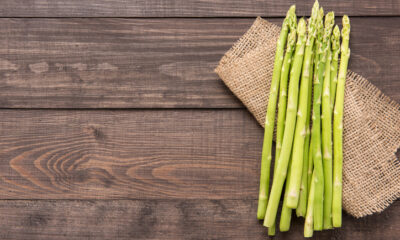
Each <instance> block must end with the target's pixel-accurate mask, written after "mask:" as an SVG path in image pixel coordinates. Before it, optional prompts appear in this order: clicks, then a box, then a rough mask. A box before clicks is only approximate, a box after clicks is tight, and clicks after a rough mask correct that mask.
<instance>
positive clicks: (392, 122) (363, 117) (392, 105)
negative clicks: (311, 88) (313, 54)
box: [215, 18, 400, 217]
mask: <svg viewBox="0 0 400 240" xmlns="http://www.w3.org/2000/svg"><path fill="white" fill-rule="evenodd" d="M279 32H280V27H278V26H276V25H274V24H272V23H269V22H268V21H266V20H263V19H261V18H257V19H256V21H255V22H254V24H253V25H252V26H251V28H250V29H249V30H248V31H247V33H246V34H245V35H244V36H243V37H242V38H241V39H240V40H239V41H238V42H237V43H236V44H235V45H234V46H233V47H232V48H231V49H230V50H229V51H228V52H227V53H226V54H225V56H223V58H222V59H221V61H220V63H219V65H218V67H217V68H216V69H215V71H216V73H218V75H219V76H220V77H221V79H222V80H223V81H224V82H225V84H226V85H227V86H228V87H229V89H230V90H231V91H232V92H233V93H234V94H235V95H236V96H237V97H238V98H239V99H240V100H241V101H242V102H243V103H244V105H245V106H246V107H247V108H248V109H249V111H250V112H251V113H252V114H253V115H254V117H255V118H256V119H257V121H258V122H259V123H260V125H262V126H263V125H264V119H265V112H266V109H267V106H266V105H267V100H268V96H269V88H270V81H271V79H272V71H273V65H274V57H275V48H276V46H275V45H276V41H277V39H278V37H279ZM343 121H344V135H343V138H344V140H343V144H344V146H343V147H344V150H343V155H344V156H343V158H344V159H343V208H344V209H345V210H346V211H347V212H348V213H349V214H351V215H353V216H355V217H363V216H366V215H368V214H372V213H375V212H380V211H382V210H383V209H385V208H386V207H387V206H389V205H390V204H391V203H392V202H393V201H394V200H396V199H397V198H398V197H399V196H400V163H399V160H398V159H397V158H396V155H395V153H396V151H397V149H398V148H399V147H400V105H399V104H398V103H396V102H394V101H392V100H390V99H389V98H388V97H387V96H385V95H384V94H383V93H382V92H381V91H379V90H378V89H377V88H376V87H375V86H374V85H372V84H371V83H370V82H369V81H368V80H366V79H365V78H363V77H362V76H360V75H358V74H356V73H354V72H351V71H349V73H348V75H347V81H346V91H345V102H344V120H343Z"/></svg>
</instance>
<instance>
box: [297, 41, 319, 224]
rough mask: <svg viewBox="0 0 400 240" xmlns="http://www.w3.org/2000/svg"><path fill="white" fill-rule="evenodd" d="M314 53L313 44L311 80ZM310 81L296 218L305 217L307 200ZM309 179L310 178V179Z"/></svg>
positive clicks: (311, 69) (310, 83)
mask: <svg viewBox="0 0 400 240" xmlns="http://www.w3.org/2000/svg"><path fill="white" fill-rule="evenodd" d="M314 52H315V44H314V48H313V53H312V56H311V64H310V76H311V78H312V79H313V76H314V74H313V72H314ZM312 79H311V80H310V81H308V97H307V101H308V103H307V121H306V128H307V130H306V131H307V132H306V139H305V140H304V154H303V159H304V160H303V173H302V176H301V186H300V198H299V204H298V206H297V208H296V215H297V216H298V217H305V215H306V212H307V200H308V191H309V190H310V189H309V188H308V174H307V171H308V166H309V150H310V135H311V130H310V120H311V119H310V118H311V103H312ZM310 179H311V178H310Z"/></svg>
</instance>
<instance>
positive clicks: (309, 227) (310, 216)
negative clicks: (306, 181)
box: [304, 171, 315, 237]
mask: <svg viewBox="0 0 400 240" xmlns="http://www.w3.org/2000/svg"><path fill="white" fill-rule="evenodd" d="M314 201H315V171H314V173H313V175H312V179H311V186H310V194H309V195H308V205H307V214H306V220H305V222H304V237H312V236H313V233H314V230H313V221H314Z"/></svg>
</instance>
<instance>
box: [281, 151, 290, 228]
mask: <svg viewBox="0 0 400 240" xmlns="http://www.w3.org/2000/svg"><path fill="white" fill-rule="evenodd" d="M292 159H293V155H291V156H290V160H289V165H288V166H289V168H288V173H287V177H286V185H285V195H284V197H283V205H282V211H281V221H280V223H279V230H280V231H281V232H287V231H289V228H290V221H291V220H292V209H291V208H288V207H287V206H286V202H287V198H288V193H289V184H287V183H288V182H289V181H290V175H291V168H290V165H291V164H292Z"/></svg>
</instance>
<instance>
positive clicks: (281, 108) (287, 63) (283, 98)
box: [268, 19, 297, 236]
mask: <svg viewBox="0 0 400 240" xmlns="http://www.w3.org/2000/svg"><path fill="white" fill-rule="evenodd" d="M294 23H295V24H293V26H292V27H291V28H290V33H289V36H288V40H287V46H286V53H285V58H284V60H283V66H282V74H281V83H280V94H279V104H278V123H277V134H276V146H277V147H276V152H275V156H276V157H275V165H274V175H275V172H276V166H277V162H278V156H279V152H280V148H278V144H281V142H282V138H283V130H284V122H285V118H286V103H287V85H288V78H289V71H290V68H291V61H292V55H293V52H294V48H295V45H296V25H297V21H296V19H294ZM280 131H281V133H280V134H279V132H280ZM291 213H292V212H291V211H290V214H291ZM282 215H283V209H282ZM281 219H282V218H281ZM289 224H290V219H289ZM281 231H282V230H281ZM268 235H269V236H273V235H275V225H273V226H272V227H269V228H268Z"/></svg>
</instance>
